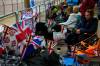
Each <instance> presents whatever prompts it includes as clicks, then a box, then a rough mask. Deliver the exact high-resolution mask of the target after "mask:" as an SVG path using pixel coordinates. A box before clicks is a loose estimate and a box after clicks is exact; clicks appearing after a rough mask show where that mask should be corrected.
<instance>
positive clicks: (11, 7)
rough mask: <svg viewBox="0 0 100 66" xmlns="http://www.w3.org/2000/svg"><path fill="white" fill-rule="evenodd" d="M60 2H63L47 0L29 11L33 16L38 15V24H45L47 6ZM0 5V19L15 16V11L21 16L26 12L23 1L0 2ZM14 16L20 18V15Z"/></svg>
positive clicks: (60, 0) (61, 0)
mask: <svg viewBox="0 0 100 66" xmlns="http://www.w3.org/2000/svg"><path fill="white" fill-rule="evenodd" d="M61 2H63V0H49V1H48V0H47V1H44V2H41V3H40V4H37V5H36V6H34V7H32V8H29V9H31V11H32V13H33V14H36V13H37V14H38V22H41V21H42V22H45V20H46V10H47V9H48V8H49V6H52V5H59V4H60V3H61ZM0 3H1V4H0V7H1V9H0V16H1V17H0V19H1V18H4V17H7V16H10V15H12V14H15V13H16V12H17V11H18V13H21V14H22V13H23V12H25V11H26V10H27V9H25V8H24V0H9V2H8V1H7V2H6V1H5V0H1V1H0ZM16 16H19V17H20V15H17V14H15V17H16ZM21 16H22V15H21ZM16 20H17V19H16Z"/></svg>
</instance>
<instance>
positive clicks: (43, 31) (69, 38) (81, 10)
mask: <svg viewBox="0 0 100 66" xmlns="http://www.w3.org/2000/svg"><path fill="white" fill-rule="evenodd" d="M70 3H74V2H70ZM96 4H97V5H96ZM99 4H100V0H78V2H77V3H76V2H75V4H71V5H69V4H68V2H67V3H66V1H65V2H63V3H61V4H60V5H56V6H55V5H54V6H50V7H49V8H48V9H47V11H46V17H47V23H42V22H38V23H36V25H35V36H32V37H31V38H32V41H33V42H35V41H36V43H37V42H40V43H42V42H43V41H44V40H45V44H46V43H47V41H48V40H49V41H54V42H57V44H59V41H60V40H64V42H65V44H66V45H67V46H66V47H68V51H67V53H68V52H69V53H70V52H71V51H72V49H71V48H72V47H73V46H75V45H77V43H80V42H81V41H83V40H85V39H87V38H89V37H91V36H92V35H94V34H96V32H97V27H98V20H99V19H100V13H99V12H100V5H99ZM95 7H97V8H98V10H96V11H98V14H96V15H97V17H95V15H94V11H95ZM28 13H29V11H28ZM29 14H30V16H29V18H30V17H31V16H32V13H29ZM26 16H27V14H26V15H24V16H23V17H21V18H23V19H25V17H26ZM35 21H37V17H36V18H35ZM22 32H23V31H22ZM26 32H27V33H29V32H28V30H27V31H26ZM30 33H31V30H30ZM30 33H29V34H30ZM42 36H43V38H42V39H41V37H42ZM21 37H22V36H21ZM23 37H24V38H26V37H25V36H23ZM34 37H35V38H34ZM29 38H30V37H29ZM36 38H39V39H36ZM19 39H21V38H19ZM29 40H30V39H29ZM95 41H97V40H95ZM0 42H1V41H0ZM93 43H94V42H93ZM45 44H43V46H42V48H38V49H37V50H35V49H30V48H33V45H32V44H30V45H28V46H27V49H26V51H28V53H26V55H25V56H24V57H25V58H24V57H23V61H25V62H26V63H27V64H29V65H30V64H32V65H33V66H53V65H54V66H62V65H61V63H60V61H59V59H60V56H59V54H57V53H55V51H52V53H51V54H50V55H49V54H48V52H47V50H48V48H47V47H45ZM92 45H93V44H92ZM78 46H79V45H78ZM87 47H88V46H87ZM42 50H45V51H43V52H42V53H41V51H42ZM52 50H53V49H52ZM84 50H86V49H84ZM10 52H11V54H13V53H12V51H10ZM33 59H35V60H33ZM30 66H31V65H30Z"/></svg>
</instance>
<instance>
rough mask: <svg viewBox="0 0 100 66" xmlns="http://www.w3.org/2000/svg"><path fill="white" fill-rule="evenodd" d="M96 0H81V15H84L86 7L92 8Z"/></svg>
mask: <svg viewBox="0 0 100 66" xmlns="http://www.w3.org/2000/svg"><path fill="white" fill-rule="evenodd" d="M95 3H96V0H82V2H81V4H80V12H81V14H82V16H84V15H85V11H86V10H87V9H94V7H95Z"/></svg>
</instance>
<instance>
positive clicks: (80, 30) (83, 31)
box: [65, 9, 98, 49]
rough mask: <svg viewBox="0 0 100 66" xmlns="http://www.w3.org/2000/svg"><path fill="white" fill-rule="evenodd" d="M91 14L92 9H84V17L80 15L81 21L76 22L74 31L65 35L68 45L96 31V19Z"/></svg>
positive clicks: (92, 13)
mask: <svg viewBox="0 0 100 66" xmlns="http://www.w3.org/2000/svg"><path fill="white" fill-rule="evenodd" d="M93 15H94V12H93V10H91V9H88V10H86V12H85V17H82V19H81V21H80V22H79V23H77V24H76V26H75V32H73V33H70V34H69V35H68V36H66V39H65V42H66V43H68V45H75V44H76V43H78V42H80V41H82V40H84V39H86V38H88V37H90V36H91V35H93V34H94V33H96V31H97V27H98V20H97V19H96V18H94V17H93ZM76 40H77V41H76ZM69 49H70V46H69Z"/></svg>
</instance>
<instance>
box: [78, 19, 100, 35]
mask: <svg viewBox="0 0 100 66" xmlns="http://www.w3.org/2000/svg"><path fill="white" fill-rule="evenodd" d="M97 27H98V20H97V19H96V18H93V19H91V20H90V22H87V20H86V19H85V18H82V20H81V21H80V23H78V24H76V29H80V32H81V33H88V34H93V33H95V32H96V31H97Z"/></svg>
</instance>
